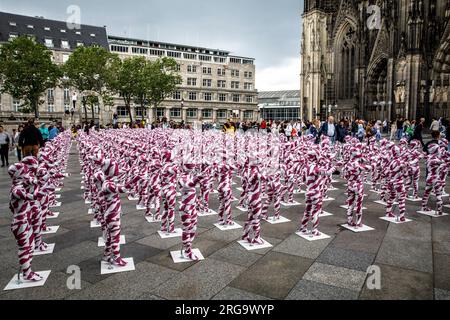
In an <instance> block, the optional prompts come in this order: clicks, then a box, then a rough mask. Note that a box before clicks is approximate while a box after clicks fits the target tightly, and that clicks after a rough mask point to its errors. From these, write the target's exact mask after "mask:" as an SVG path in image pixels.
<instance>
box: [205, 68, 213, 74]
mask: <svg viewBox="0 0 450 320" xmlns="http://www.w3.org/2000/svg"><path fill="white" fill-rule="evenodd" d="M203 74H211V68H208V67H203Z"/></svg>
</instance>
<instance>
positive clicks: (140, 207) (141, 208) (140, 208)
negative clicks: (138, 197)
mask: <svg viewBox="0 0 450 320" xmlns="http://www.w3.org/2000/svg"><path fill="white" fill-rule="evenodd" d="M146 209H147V208H146V207H145V206H140V205H136V210H137V211H142V210H146Z"/></svg>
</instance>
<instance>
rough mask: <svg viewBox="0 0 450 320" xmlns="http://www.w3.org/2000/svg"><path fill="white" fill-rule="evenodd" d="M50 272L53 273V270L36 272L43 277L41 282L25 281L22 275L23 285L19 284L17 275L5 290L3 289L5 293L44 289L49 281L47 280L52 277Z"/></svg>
mask: <svg viewBox="0 0 450 320" xmlns="http://www.w3.org/2000/svg"><path fill="white" fill-rule="evenodd" d="M50 272H51V270H48V271H38V272H36V273H37V274H39V275H40V276H41V277H42V280H41V281H28V280H23V277H22V275H20V280H21V282H22V283H21V284H17V274H16V275H14V277H13V278H12V279H11V281H10V282H9V283H8V284H7V285H6V287H5V289H3V291H8V290H16V289H26V288H35V287H42V286H43V285H44V284H45V282H46V281H47V279H48V277H49V275H50Z"/></svg>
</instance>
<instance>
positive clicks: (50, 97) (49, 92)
mask: <svg viewBox="0 0 450 320" xmlns="http://www.w3.org/2000/svg"><path fill="white" fill-rule="evenodd" d="M54 99H55V92H54V90H53V89H48V90H47V100H54Z"/></svg>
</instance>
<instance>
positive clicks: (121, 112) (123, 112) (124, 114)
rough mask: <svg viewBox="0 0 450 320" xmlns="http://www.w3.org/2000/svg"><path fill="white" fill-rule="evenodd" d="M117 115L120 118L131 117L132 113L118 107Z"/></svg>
mask: <svg viewBox="0 0 450 320" xmlns="http://www.w3.org/2000/svg"><path fill="white" fill-rule="evenodd" d="M116 113H117V115H118V116H119V117H129V116H130V113H129V112H128V109H127V108H126V107H117V111H116Z"/></svg>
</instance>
